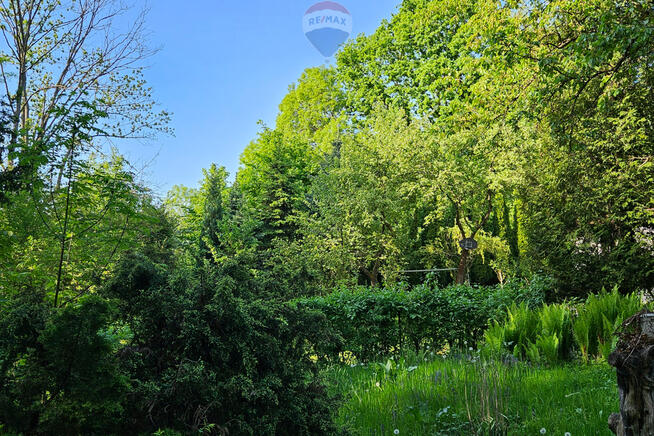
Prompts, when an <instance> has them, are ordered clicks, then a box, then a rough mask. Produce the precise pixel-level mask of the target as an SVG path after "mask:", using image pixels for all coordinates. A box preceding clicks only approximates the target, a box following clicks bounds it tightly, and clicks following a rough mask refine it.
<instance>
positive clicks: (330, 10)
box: [302, 2, 352, 57]
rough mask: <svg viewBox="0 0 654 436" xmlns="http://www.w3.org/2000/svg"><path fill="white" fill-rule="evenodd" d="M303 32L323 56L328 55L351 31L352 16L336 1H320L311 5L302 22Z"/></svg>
mask: <svg viewBox="0 0 654 436" xmlns="http://www.w3.org/2000/svg"><path fill="white" fill-rule="evenodd" d="M302 28H303V29H304V34H305V35H306V36H307V38H308V39H309V41H311V44H313V46H314V47H316V48H317V49H318V51H319V52H320V53H321V54H322V55H323V56H325V57H330V56H332V55H333V54H334V53H336V50H338V47H339V46H340V45H341V44H343V43H344V42H345V40H347V38H348V36H350V33H352V16H351V15H350V12H349V11H348V10H347V9H345V7H344V6H342V5H340V4H338V3H336V2H320V3H316V4H315V5H313V6H311V7H310V8H309V9H308V10H307V12H306V13H305V14H304V20H303V22H302Z"/></svg>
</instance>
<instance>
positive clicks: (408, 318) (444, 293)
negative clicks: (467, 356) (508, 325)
mask: <svg viewBox="0 0 654 436" xmlns="http://www.w3.org/2000/svg"><path fill="white" fill-rule="evenodd" d="M542 298H543V292H542V290H541V289H539V288H538V287H536V286H534V287H532V286H524V285H523V284H521V283H518V282H514V283H509V284H507V285H505V286H503V287H501V286H496V287H470V286H452V287H448V288H444V289H438V288H437V287H435V286H433V285H431V284H426V285H421V286H417V287H415V288H413V289H410V290H409V289H406V288H405V287H401V286H400V287H393V288H389V287H387V288H380V289H368V288H352V289H343V290H341V291H335V292H333V293H331V294H329V295H326V296H323V297H313V298H304V299H299V300H296V301H295V303H296V304H297V305H298V307H306V308H309V309H312V310H317V311H319V312H321V313H323V314H324V315H325V316H326V317H327V319H328V320H329V325H330V328H332V329H333V330H334V331H335V333H336V334H338V335H339V336H340V337H342V338H343V343H331V344H327V348H324V347H321V346H317V347H316V348H315V352H316V354H317V355H318V356H319V357H323V356H324V357H326V358H328V359H330V360H331V361H339V360H347V359H349V358H350V357H355V358H356V359H357V361H363V362H367V361H371V360H374V359H379V358H382V357H384V356H388V355H390V354H395V355H397V354H399V353H401V352H402V350H406V349H413V350H415V351H418V350H423V349H425V348H427V347H429V348H431V349H433V350H440V349H442V348H443V347H444V346H445V345H448V344H449V346H450V347H452V348H455V347H458V348H467V347H474V346H475V344H476V342H477V341H478V340H479V339H480V338H481V337H482V334H483V332H484V330H485V329H486V327H487V326H488V323H489V321H490V320H495V319H499V318H502V317H503V316H504V314H505V310H506V308H507V307H508V306H509V305H510V304H512V302H513V301H523V302H525V304H530V305H538V304H541V303H542Z"/></svg>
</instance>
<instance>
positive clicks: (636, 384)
mask: <svg viewBox="0 0 654 436" xmlns="http://www.w3.org/2000/svg"><path fill="white" fill-rule="evenodd" d="M617 334H618V338H619V340H618V343H617V347H616V349H615V351H613V352H612V353H611V355H610V356H609V359H608V361H609V364H610V365H611V366H613V367H615V368H616V371H617V376H618V377H617V381H618V391H619V393H620V413H613V414H611V416H610V417H609V428H610V429H611V431H612V432H613V433H615V434H616V435H617V436H654V313H653V312H648V311H645V310H643V311H641V312H639V313H637V314H636V315H634V316H632V317H631V318H629V319H627V320H626V321H625V322H624V323H623V324H622V326H621V328H620V330H619V331H618V333H617Z"/></svg>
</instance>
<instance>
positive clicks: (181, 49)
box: [116, 0, 401, 195]
mask: <svg viewBox="0 0 654 436" xmlns="http://www.w3.org/2000/svg"><path fill="white" fill-rule="evenodd" d="M400 1H401V0H374V1H373V0H343V1H339V3H340V4H342V5H343V6H345V7H346V8H347V9H348V10H349V11H350V13H351V15H352V19H353V32H352V33H353V35H356V34H360V33H366V34H369V33H372V32H373V31H374V30H375V29H376V28H377V26H378V25H379V24H380V22H381V21H382V19H384V18H390V17H391V15H392V14H393V13H394V12H395V11H396V7H397V6H398V5H399V3H400ZM314 3H316V0H313V1H311V0H310V1H306V0H286V1H263V0H244V1H225V0H186V1H181V2H180V1H179V0H151V1H150V2H149V7H150V13H149V15H148V19H147V23H148V28H149V30H150V36H149V39H150V41H151V43H152V45H153V46H155V47H160V48H161V50H160V51H159V52H158V53H157V54H156V55H155V56H154V57H153V58H151V59H149V61H148V64H149V68H148V70H147V71H146V73H145V74H146V78H147V80H148V82H149V83H150V85H151V86H152V87H153V90H154V93H155V96H156V99H157V101H158V102H159V103H160V105H161V108H162V109H166V110H168V111H170V112H172V113H173V118H172V123H171V127H173V128H174V130H175V136H174V137H165V136H162V137H159V138H158V139H157V140H155V141H148V142H129V143H122V144H121V143H116V145H117V146H118V148H119V149H120V150H121V151H122V152H123V153H124V154H126V155H127V156H128V158H129V159H130V160H131V161H132V162H133V163H134V164H135V166H137V167H141V166H144V165H145V164H147V168H146V169H145V173H144V179H145V181H146V182H147V183H148V185H149V186H151V187H152V188H153V189H154V190H155V192H157V193H159V194H162V195H163V194H165V192H166V191H167V190H168V189H170V187H172V186H173V185H175V184H184V185H187V186H196V184H197V182H198V181H199V180H200V178H201V177H202V168H207V167H208V166H209V165H210V164H211V163H212V162H215V163H216V164H218V165H224V166H225V167H226V168H227V170H228V171H229V172H230V173H231V174H232V176H233V174H234V173H235V172H236V170H237V169H238V164H239V156H240V154H241V153H242V151H243V149H244V148H245V147H246V146H247V145H248V144H249V143H250V141H251V140H252V139H253V138H255V137H256V134H257V132H258V130H259V126H258V125H257V121H259V120H263V121H264V122H265V123H266V124H267V125H269V126H274V121H275V118H276V115H277V110H278V105H279V103H280V102H281V100H282V98H283V97H284V95H286V93H287V91H288V86H289V85H290V84H291V83H293V82H295V81H296V80H297V79H298V78H299V77H300V75H301V74H302V71H303V70H304V69H305V68H309V67H313V66H317V65H321V64H324V63H325V62H328V61H327V60H326V59H325V58H324V56H322V55H321V54H320V53H319V52H318V51H317V50H316V49H315V48H314V47H313V46H312V45H311V43H310V42H309V41H308V40H307V38H306V37H305V36H304V34H303V31H302V18H303V16H304V12H305V11H306V10H307V9H308V8H309V7H310V6H311V5H313V4H314Z"/></svg>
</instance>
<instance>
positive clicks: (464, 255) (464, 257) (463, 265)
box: [456, 248, 470, 285]
mask: <svg viewBox="0 0 654 436" xmlns="http://www.w3.org/2000/svg"><path fill="white" fill-rule="evenodd" d="M469 253H470V251H469V250H466V249H465V248H464V249H462V250H461V260H460V261H459V268H458V269H457V271H456V284H457V285H462V284H464V283H465V282H466V272H467V270H468V255H469Z"/></svg>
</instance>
